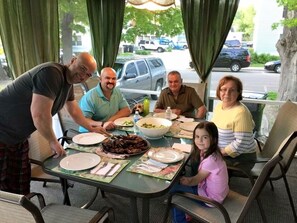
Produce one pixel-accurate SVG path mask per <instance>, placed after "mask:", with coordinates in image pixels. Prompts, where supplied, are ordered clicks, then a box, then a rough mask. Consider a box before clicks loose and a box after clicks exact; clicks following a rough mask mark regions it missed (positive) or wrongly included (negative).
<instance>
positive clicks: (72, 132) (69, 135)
mask: <svg viewBox="0 0 297 223" xmlns="http://www.w3.org/2000/svg"><path fill="white" fill-rule="evenodd" d="M79 133H80V132H79V131H77V130H75V129H67V130H66V131H64V133H63V136H62V137H60V138H58V141H59V142H61V145H62V146H63V145H64V143H65V142H67V143H68V144H70V143H71V142H72V137H73V136H74V135H77V134H79Z"/></svg>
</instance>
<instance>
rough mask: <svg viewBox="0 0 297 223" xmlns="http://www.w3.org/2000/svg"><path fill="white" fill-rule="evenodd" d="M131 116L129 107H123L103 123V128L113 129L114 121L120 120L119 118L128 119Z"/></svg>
mask: <svg viewBox="0 0 297 223" xmlns="http://www.w3.org/2000/svg"><path fill="white" fill-rule="evenodd" d="M130 114H131V109H130V108H129V107H124V108H122V109H120V110H119V111H118V112H117V113H115V114H114V115H113V116H111V117H110V118H109V119H108V121H107V122H105V123H104V125H103V127H104V128H105V129H108V130H110V129H114V128H115V127H116V126H115V124H114V120H116V119H118V118H121V117H128V116H129V115H130Z"/></svg>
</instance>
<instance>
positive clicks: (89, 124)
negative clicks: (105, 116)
mask: <svg viewBox="0 0 297 223" xmlns="http://www.w3.org/2000/svg"><path fill="white" fill-rule="evenodd" d="M65 106H66V109H67V111H68V112H69V114H70V115H71V117H72V118H73V120H74V121H75V122H76V123H77V124H79V125H81V126H83V127H84V128H86V129H87V130H89V131H90V132H98V133H101V134H105V135H108V133H107V132H106V131H105V129H104V128H103V127H102V126H101V125H102V122H97V121H94V120H92V119H89V118H86V117H85V116H84V115H83V113H82V110H81V109H80V107H79V106H78V104H77V102H76V101H75V100H73V101H67V102H66V104H65Z"/></svg>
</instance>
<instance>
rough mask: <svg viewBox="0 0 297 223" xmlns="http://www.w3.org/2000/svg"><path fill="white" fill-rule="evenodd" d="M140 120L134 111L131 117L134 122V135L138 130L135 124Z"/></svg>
mask: <svg viewBox="0 0 297 223" xmlns="http://www.w3.org/2000/svg"><path fill="white" fill-rule="evenodd" d="M139 119H140V115H139V112H138V111H135V114H134V116H133V121H134V133H138V128H137V125H136V122H137V121H138V120H139Z"/></svg>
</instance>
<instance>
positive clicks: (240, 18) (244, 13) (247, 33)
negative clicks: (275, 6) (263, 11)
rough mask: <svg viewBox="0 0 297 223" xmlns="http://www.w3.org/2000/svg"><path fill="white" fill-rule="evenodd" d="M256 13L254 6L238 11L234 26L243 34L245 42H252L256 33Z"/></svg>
mask: <svg viewBox="0 0 297 223" xmlns="http://www.w3.org/2000/svg"><path fill="white" fill-rule="evenodd" d="M255 15H256V11H255V9H254V6H249V7H248V8H245V9H240V10H238V11H237V13H236V15H235V18H234V21H233V26H234V27H235V30H236V31H237V32H243V40H245V41H251V40H252V39H253V35H252V34H253V33H254V17H255Z"/></svg>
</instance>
